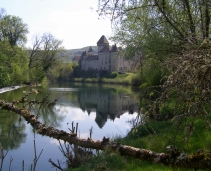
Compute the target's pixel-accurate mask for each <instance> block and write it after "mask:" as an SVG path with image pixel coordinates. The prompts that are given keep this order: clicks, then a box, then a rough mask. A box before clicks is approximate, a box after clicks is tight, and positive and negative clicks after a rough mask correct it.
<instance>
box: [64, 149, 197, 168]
mask: <svg viewBox="0 0 211 171" xmlns="http://www.w3.org/2000/svg"><path fill="white" fill-rule="evenodd" d="M101 170H104V171H193V169H181V168H174V169H173V168H171V167H167V166H163V165H160V164H152V163H150V162H147V161H141V160H138V159H134V158H131V157H125V156H119V155H117V154H113V153H111V154H108V153H105V152H103V153H102V154H100V155H97V156H95V157H93V158H92V159H91V160H90V161H89V162H88V163H84V164H83V165H81V166H80V167H79V168H73V169H69V170H67V171H101Z"/></svg>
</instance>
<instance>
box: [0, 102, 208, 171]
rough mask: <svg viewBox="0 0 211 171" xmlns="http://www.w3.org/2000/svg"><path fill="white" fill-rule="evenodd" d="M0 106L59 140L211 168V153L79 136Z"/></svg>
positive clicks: (166, 162) (1, 104) (0, 104)
mask: <svg viewBox="0 0 211 171" xmlns="http://www.w3.org/2000/svg"><path fill="white" fill-rule="evenodd" d="M0 107H1V108H2V109H4V110H8V111H13V112H15V113H17V114H19V115H21V116H22V117H24V118H25V120H26V121H27V122H28V123H30V124H31V126H32V127H33V128H34V130H36V131H37V133H39V134H41V135H43V136H44V135H45V136H49V137H53V138H55V139H58V140H63V141H64V142H68V143H70V144H74V145H78V146H81V147H85V148H92V149H98V150H104V151H110V152H115V153H119V154H120V155H125V156H131V157H134V158H138V159H140V160H145V161H150V162H154V163H159V164H163V165H167V166H174V167H185V168H196V169H210V168H211V155H209V154H204V153H203V152H197V153H196V154H192V155H188V154H185V153H181V152H179V151H178V150H175V149H176V148H174V147H173V146H169V147H168V148H167V150H168V151H167V152H168V153H156V152H153V151H151V150H147V149H141V148H135V147H131V146H126V145H122V144H119V143H114V142H111V141H110V140H109V138H105V137H104V138H103V140H101V141H100V140H93V139H91V138H88V139H83V138H78V137H77V134H75V133H72V132H70V133H67V132H65V131H63V130H59V129H55V128H53V127H47V126H45V125H44V124H42V123H41V122H40V121H38V120H37V119H36V117H35V116H34V115H32V114H31V113H30V112H29V111H28V110H25V109H20V108H18V107H17V106H14V105H13V104H12V103H8V102H5V101H2V100H0Z"/></svg>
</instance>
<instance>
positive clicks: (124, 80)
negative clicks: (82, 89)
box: [73, 73, 135, 85]
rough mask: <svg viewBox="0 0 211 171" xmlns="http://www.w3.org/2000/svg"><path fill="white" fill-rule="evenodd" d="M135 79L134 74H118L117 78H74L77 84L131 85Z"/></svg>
mask: <svg viewBox="0 0 211 171" xmlns="http://www.w3.org/2000/svg"><path fill="white" fill-rule="evenodd" d="M134 77H135V74H133V73H125V74H118V75H117V77H116V78H74V79H73V81H75V82H85V83H109V84H123V85H131V84H132V79H133V78H134Z"/></svg>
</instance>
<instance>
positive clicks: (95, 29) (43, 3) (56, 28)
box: [0, 0, 112, 49]
mask: <svg viewBox="0 0 211 171" xmlns="http://www.w3.org/2000/svg"><path fill="white" fill-rule="evenodd" d="M97 5H98V0H0V8H4V9H5V10H6V14H8V15H15V16H18V17H20V18H21V19H22V21H23V23H25V24H27V25H28V29H29V33H28V34H27V39H28V41H27V44H26V47H30V46H31V45H32V37H33V36H35V35H42V34H43V33H51V34H52V35H53V36H54V37H55V38H56V39H59V40H62V41H63V43H62V45H63V46H64V48H65V49H77V48H82V47H85V46H96V43H97V41H98V40H99V39H100V37H101V36H102V35H105V36H106V37H107V39H108V38H109V36H111V33H112V29H111V22H110V20H109V19H108V18H107V19H102V18H100V19H99V17H98V14H97V12H96V10H97ZM110 44H112V43H111V42H110Z"/></svg>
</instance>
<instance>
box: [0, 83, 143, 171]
mask: <svg viewBox="0 0 211 171" xmlns="http://www.w3.org/2000/svg"><path fill="white" fill-rule="evenodd" d="M32 89H34V90H37V89H39V90H41V93H38V94H36V93H35V94H31V95H30V97H29V99H36V100H42V99H43V98H44V97H46V95H47V94H48V93H50V94H49V97H48V101H49V102H51V101H54V100H55V99H57V101H56V104H55V105H54V106H52V107H47V106H44V107H42V108H41V110H40V111H39V109H38V108H39V106H37V105H33V106H30V107H29V109H30V111H31V112H32V113H34V114H35V115H36V114H37V113H38V112H39V113H40V114H39V117H38V119H39V120H40V121H41V122H42V123H44V124H45V125H47V126H53V127H55V128H58V129H63V130H64V131H67V132H69V129H71V128H72V123H74V125H76V123H78V130H79V131H78V134H79V136H80V137H81V138H88V137H89V130H90V128H91V127H92V128H93V134H92V138H93V139H95V140H101V139H102V138H103V137H104V136H106V137H110V138H112V137H115V136H117V135H120V136H125V135H126V134H127V132H128V131H129V130H130V128H131V125H130V123H129V122H128V121H129V120H131V119H134V118H135V117H136V115H137V113H138V109H139V96H138V90H137V89H136V88H132V87H130V86H121V85H106V84H81V83H74V84H71V83H61V84H55V85H50V86H48V87H47V88H42V87H39V88H33V87H23V88H19V89H16V90H13V91H9V92H5V93H2V94H0V99H3V100H6V101H12V100H20V99H21V98H22V97H23V96H24V94H25V93H26V92H28V91H32ZM35 92H36V91H35ZM34 137H35V138H34ZM34 140H35V144H36V154H37V156H38V155H39V154H40V152H41V151H42V150H43V151H42V154H41V155H40V158H39V160H38V163H37V165H36V170H38V171H42V170H48V171H51V170H52V171H55V170H56V168H54V167H52V165H51V164H50V163H49V162H48V160H49V159H50V158H51V159H52V160H53V161H55V162H57V159H58V160H59V161H61V163H64V162H65V158H64V157H63V155H62V153H61V152H60V150H59V142H58V141H57V140H55V139H53V138H49V137H46V136H41V135H39V134H36V133H35V134H34V133H33V129H32V127H31V125H30V124H27V122H26V121H25V120H24V119H23V118H20V117H19V115H18V114H15V113H12V112H8V111H4V110H0V143H1V146H2V147H3V149H4V151H5V152H6V151H7V150H8V154H7V156H6V158H5V160H4V163H3V170H9V165H10V160H12V162H11V170H15V171H21V170H22V162H23V161H24V170H27V171H28V170H30V166H31V164H33V159H34V154H35V153H34ZM1 157H2V156H1V155H0V158H1Z"/></svg>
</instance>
